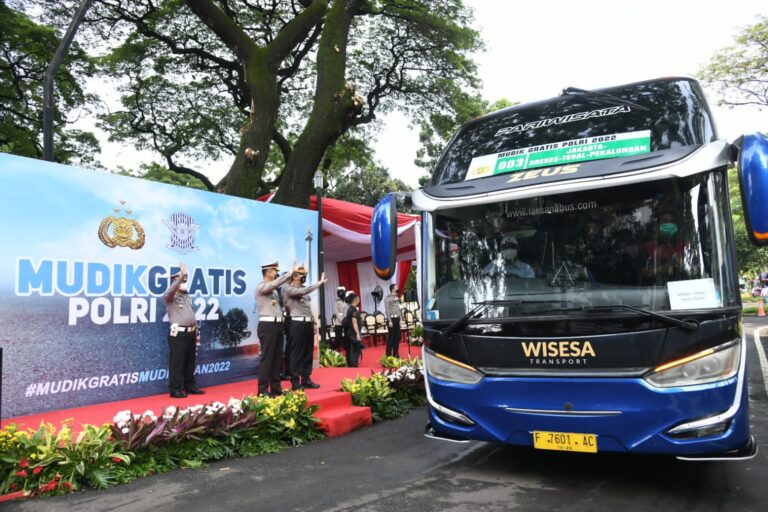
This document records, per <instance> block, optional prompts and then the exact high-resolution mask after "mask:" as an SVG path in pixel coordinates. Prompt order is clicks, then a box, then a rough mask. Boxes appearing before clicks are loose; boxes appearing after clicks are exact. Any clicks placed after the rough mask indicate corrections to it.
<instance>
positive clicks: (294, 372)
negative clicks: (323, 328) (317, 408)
mask: <svg viewBox="0 0 768 512" xmlns="http://www.w3.org/2000/svg"><path fill="white" fill-rule="evenodd" d="M291 276H292V278H291V282H290V283H289V284H287V285H285V286H284V287H283V294H284V295H285V303H286V306H287V307H288V309H289V310H290V311H291V332H290V336H289V342H288V343H289V344H290V345H291V368H290V370H291V389H293V390H300V389H304V388H309V389H317V388H319V387H320V385H319V384H315V383H314V382H312V379H310V375H311V374H312V347H313V344H314V334H315V329H316V328H315V321H314V317H313V316H312V310H311V309H310V307H309V303H310V300H311V299H310V298H309V294H310V293H312V292H314V291H315V290H317V289H318V288H320V287H321V286H322V285H323V284H324V283H325V282H326V281H327V279H326V278H325V274H324V273H323V274H322V275H321V276H320V280H319V281H317V282H316V283H314V284H313V285H311V286H304V283H305V282H306V280H307V269H306V267H304V265H301V266H299V268H297V269H296V270H295V271H294V272H293V273H292V274H291ZM299 379H301V380H299Z"/></svg>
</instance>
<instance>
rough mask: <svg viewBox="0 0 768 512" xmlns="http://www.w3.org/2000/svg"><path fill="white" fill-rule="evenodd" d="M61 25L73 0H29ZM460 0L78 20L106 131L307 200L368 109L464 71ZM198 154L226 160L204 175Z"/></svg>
mask: <svg viewBox="0 0 768 512" xmlns="http://www.w3.org/2000/svg"><path fill="white" fill-rule="evenodd" d="M28 2H33V3H35V4H37V5H41V6H43V7H44V8H43V9H42V12H43V13H44V14H43V18H44V19H45V20H47V21H48V22H49V23H53V24H58V25H59V26H60V27H63V24H64V23H66V22H67V21H68V20H69V18H70V17H71V13H72V12H73V11H74V6H75V4H77V1H76V0H63V1H61V0H28ZM471 21H472V17H471V11H470V10H469V9H467V8H466V7H464V5H463V2H462V0H284V1H280V2H278V1H274V0H241V1H238V0H218V1H212V0H186V1H182V0H134V1H131V2H114V1H112V0H94V2H93V6H92V7H91V9H90V10H89V12H88V14H87V16H86V21H85V25H84V27H83V29H81V30H84V33H85V37H86V39H87V41H89V42H90V44H91V46H90V49H91V50H92V51H97V50H101V51H102V56H101V58H100V60H99V61H98V62H99V65H100V70H101V71H102V72H103V73H104V74H106V76H108V77H109V78H110V79H111V80H113V82H114V83H116V84H118V86H119V88H120V91H121V94H122V97H121V103H122V108H121V109H120V110H119V111H116V112H110V113H107V114H105V115H103V116H102V120H101V123H102V127H103V128H105V129H106V130H107V131H108V132H109V133H110V137H111V139H112V140H117V141H123V142H131V143H133V144H135V145H137V146H138V147H139V148H144V149H150V150H152V151H154V152H156V153H157V154H158V155H160V156H161V157H162V158H163V160H164V164H165V165H166V166H167V167H168V168H169V169H171V170H174V171H177V172H182V173H187V174H190V175H192V176H195V177H197V178H200V179H201V180H202V181H203V182H204V183H205V184H206V186H207V187H208V188H215V189H216V190H219V191H221V192H224V193H227V194H232V195H238V196H243V197H251V198H253V197H257V196H259V195H261V194H263V193H265V192H268V191H270V190H274V189H275V188H276V187H277V188H278V190H277V195H276V198H275V201H276V202H279V203H282V204H291V205H294V206H306V204H307V200H308V196H309V194H310V192H311V181H312V175H313V174H314V172H315V170H316V169H317V168H318V167H320V166H323V165H324V161H325V160H326V159H327V158H328V155H329V153H333V152H334V151H335V149H334V148H338V146H339V145H344V144H345V140H348V139H344V138H343V136H344V135H346V134H351V135H353V136H354V137H355V138H357V139H362V140H368V139H370V137H371V136H372V134H373V133H375V131H376V130H377V129H378V127H379V126H378V124H377V123H376V121H377V119H378V118H379V116H381V115H383V114H386V113H387V112H391V111H393V110H400V111H402V112H404V113H406V114H407V115H408V116H409V117H410V118H411V119H412V120H414V121H415V122H420V121H422V120H426V119H428V117H429V116H430V115H431V113H433V112H435V111H445V110H446V108H447V109H448V110H450V108H451V107H450V105H451V100H452V97H453V96H454V95H455V91H456V90H457V89H462V88H466V89H472V88H473V87H475V86H476V85H477V81H476V78H475V65H474V63H473V61H472V60H471V58H470V54H471V53H472V52H474V51H476V50H478V49H479V48H480V47H481V43H480V39H479V35H478V33H477V32H476V31H475V30H474V29H472V28H470V25H471ZM200 159H214V160H215V159H219V160H225V161H228V162H231V165H230V166H229V171H228V172H227V174H226V176H225V177H224V178H223V179H222V180H221V182H219V183H217V184H213V183H210V182H209V181H207V180H206V179H204V178H205V177H204V176H203V175H202V173H200V170H199V169H194V168H193V167H194V166H193V164H191V162H194V161H196V160H200Z"/></svg>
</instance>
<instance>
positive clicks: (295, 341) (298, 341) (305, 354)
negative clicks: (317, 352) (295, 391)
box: [288, 320, 315, 387]
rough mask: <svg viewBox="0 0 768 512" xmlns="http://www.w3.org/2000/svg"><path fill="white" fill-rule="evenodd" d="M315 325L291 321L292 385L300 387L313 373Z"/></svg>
mask: <svg viewBox="0 0 768 512" xmlns="http://www.w3.org/2000/svg"><path fill="white" fill-rule="evenodd" d="M314 333H315V330H314V326H313V324H312V322H297V321H295V320H292V321H291V335H290V336H289V337H288V339H289V341H288V343H289V344H290V346H291V385H292V386H293V387H298V386H299V385H300V384H299V378H301V383H304V382H308V381H309V376H310V375H311V374H312V344H313V342H314Z"/></svg>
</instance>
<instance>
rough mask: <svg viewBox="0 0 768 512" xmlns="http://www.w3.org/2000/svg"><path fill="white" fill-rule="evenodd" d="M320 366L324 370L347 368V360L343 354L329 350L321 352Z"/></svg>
mask: <svg viewBox="0 0 768 512" xmlns="http://www.w3.org/2000/svg"><path fill="white" fill-rule="evenodd" d="M320 366H321V367H322V368H341V367H344V366H347V358H346V357H344V354H342V353H341V352H337V351H335V350H333V349H330V348H327V349H325V350H323V351H322V352H320Z"/></svg>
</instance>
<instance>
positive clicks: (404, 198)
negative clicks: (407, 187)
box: [394, 192, 413, 208]
mask: <svg viewBox="0 0 768 512" xmlns="http://www.w3.org/2000/svg"><path fill="white" fill-rule="evenodd" d="M394 194H395V200H396V202H397V206H398V208H401V207H405V208H410V207H411V206H413V200H412V198H411V193H410V192H395V193H394Z"/></svg>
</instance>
